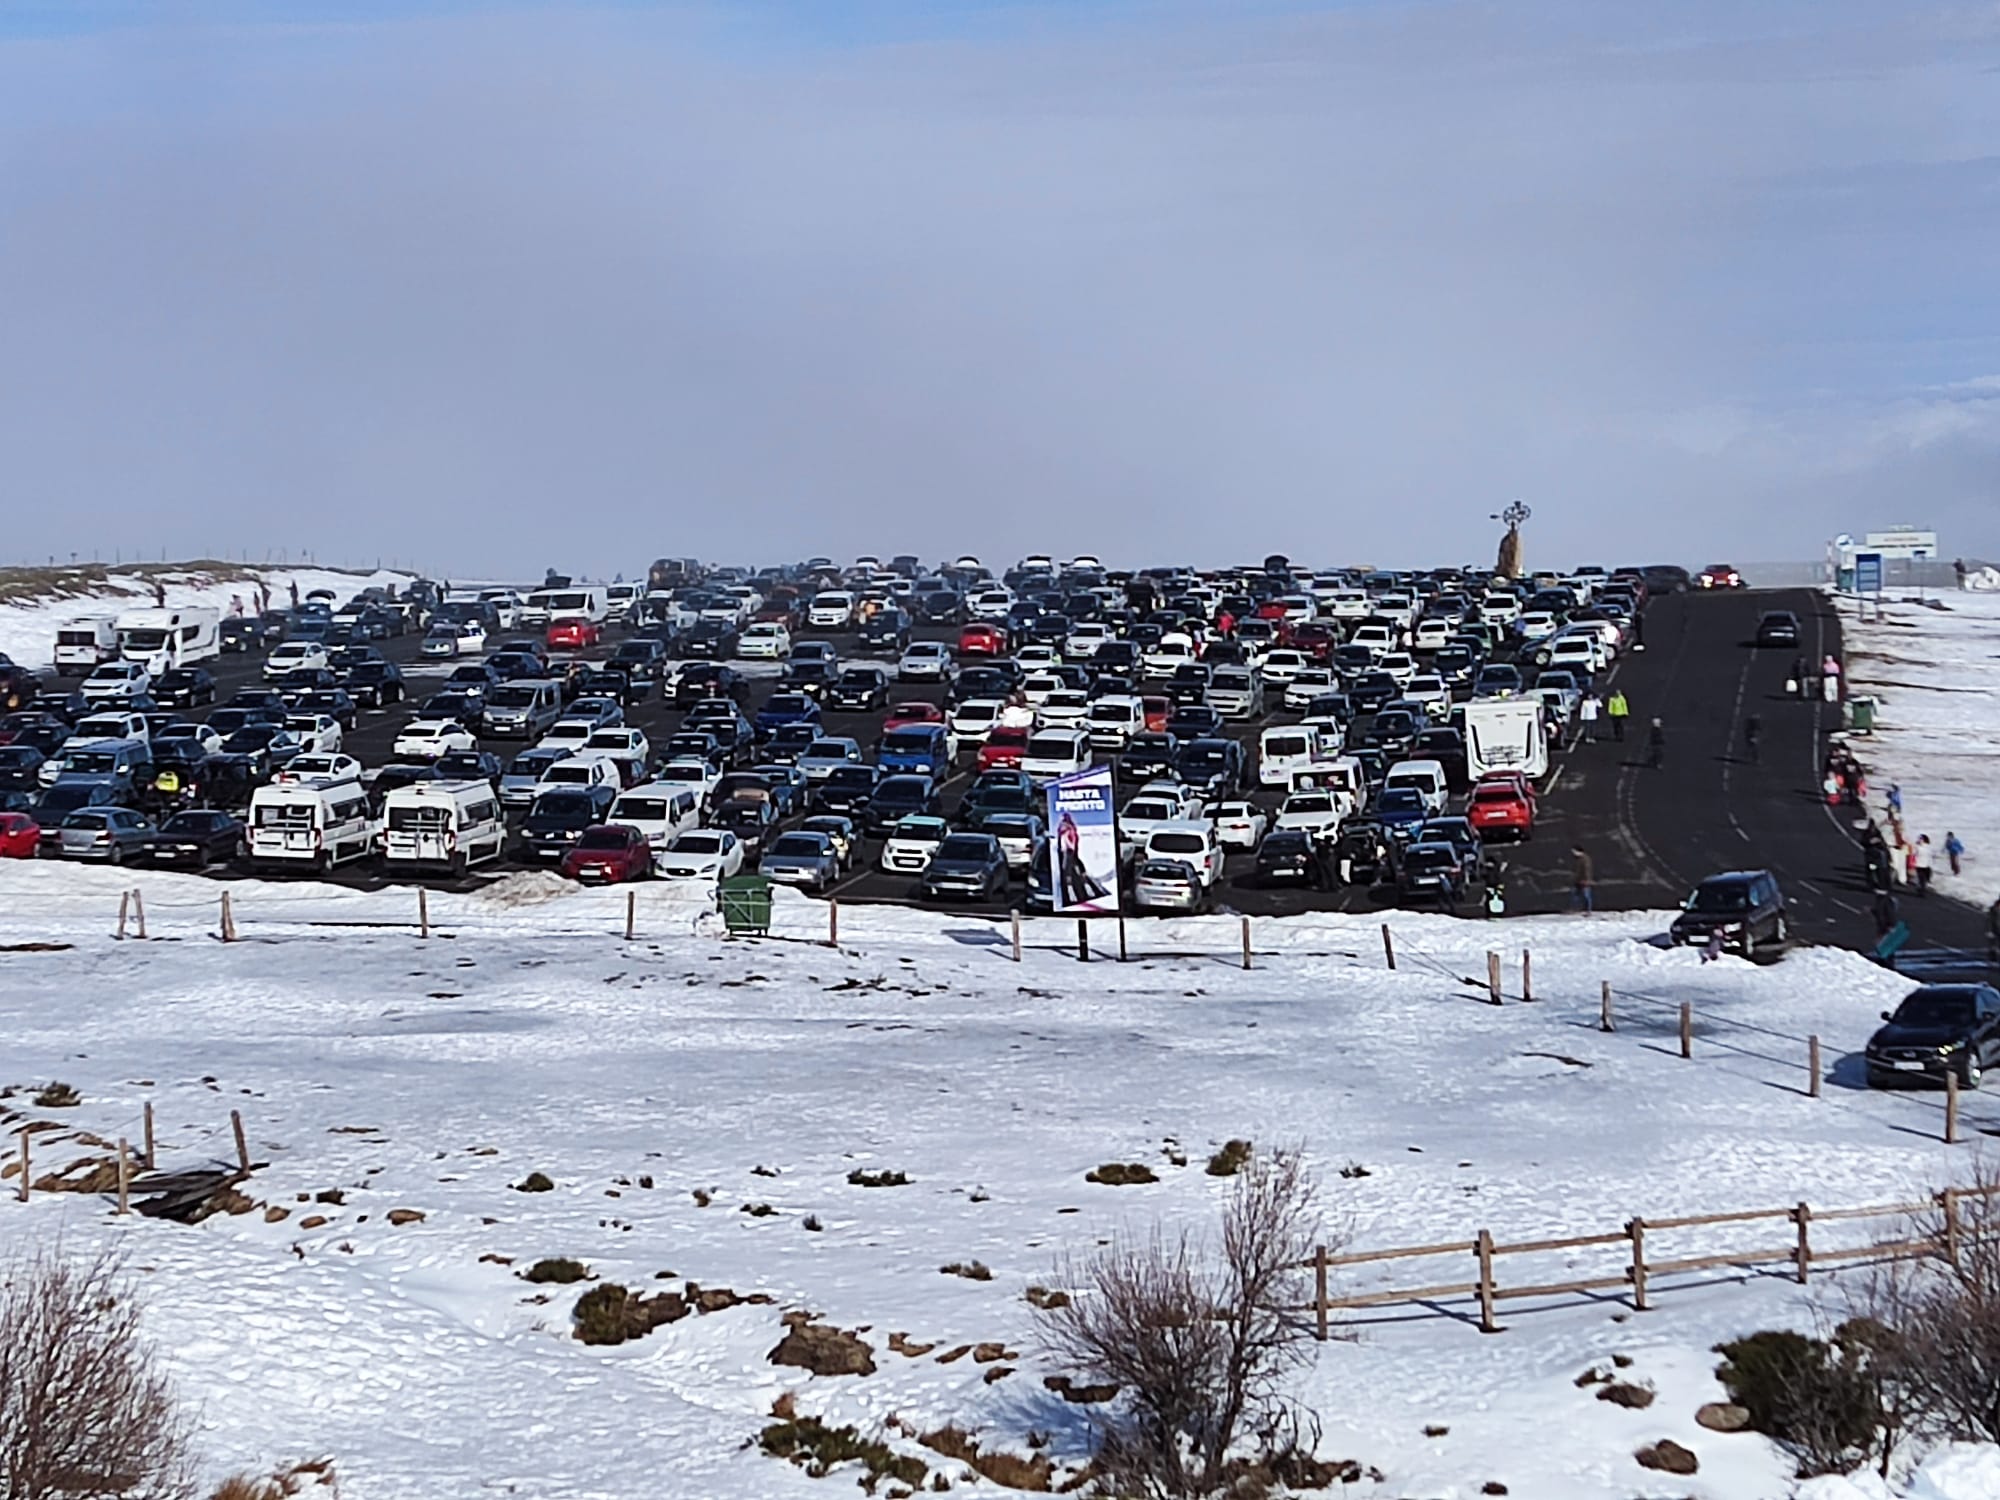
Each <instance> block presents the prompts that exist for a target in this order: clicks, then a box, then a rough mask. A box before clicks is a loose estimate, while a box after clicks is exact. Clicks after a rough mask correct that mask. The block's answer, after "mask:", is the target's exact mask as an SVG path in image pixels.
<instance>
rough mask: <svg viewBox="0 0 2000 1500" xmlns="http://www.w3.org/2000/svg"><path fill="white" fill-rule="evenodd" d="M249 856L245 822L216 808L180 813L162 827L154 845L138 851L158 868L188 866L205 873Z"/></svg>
mask: <svg viewBox="0 0 2000 1500" xmlns="http://www.w3.org/2000/svg"><path fill="white" fill-rule="evenodd" d="M244 852H245V846H244V831H243V821H242V820H241V819H240V818H234V817H231V816H230V815H229V814H228V813H226V812H221V811H218V810H217V809H215V808H208V807H196V808H189V809H188V810H187V811H185V812H177V813H175V814H174V815H173V816H172V817H170V818H168V819H167V820H166V821H165V822H164V823H162V824H161V825H160V828H159V832H158V833H157V834H156V835H155V836H154V838H153V839H152V841H151V842H150V843H148V844H146V845H144V846H143V847H142V848H141V849H139V850H137V851H135V854H134V857H135V858H143V859H145V860H146V861H148V862H149V863H152V864H156V865H187V866H190V867H192V868H194V869H197V870H205V869H207V868H208V867H209V866H210V865H212V864H226V863H228V862H229V861H230V860H233V859H240V858H242V856H243V854H244Z"/></svg>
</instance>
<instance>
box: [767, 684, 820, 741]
mask: <svg viewBox="0 0 2000 1500" xmlns="http://www.w3.org/2000/svg"><path fill="white" fill-rule="evenodd" d="M792 724H811V725H814V726H817V725H818V724H819V702H818V700H817V699H814V698H812V697H810V696H808V695H807V694H805V693H773V694H772V695H771V696H770V697H769V698H768V699H766V700H765V703H764V706H763V707H762V708H760V709H758V710H757V717H756V719H755V720H754V721H753V727H754V728H755V729H756V731H757V738H758V740H759V741H760V742H761V741H763V740H768V739H770V738H771V736H772V735H774V734H776V733H777V732H778V731H779V730H780V729H783V728H785V727H786V726H788V725H792Z"/></svg>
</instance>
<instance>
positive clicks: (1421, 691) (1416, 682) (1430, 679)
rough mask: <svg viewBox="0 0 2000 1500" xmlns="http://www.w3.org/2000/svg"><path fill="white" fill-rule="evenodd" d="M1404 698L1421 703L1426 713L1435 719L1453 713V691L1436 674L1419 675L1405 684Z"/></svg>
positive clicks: (1425, 673) (1422, 673)
mask: <svg viewBox="0 0 2000 1500" xmlns="http://www.w3.org/2000/svg"><path fill="white" fill-rule="evenodd" d="M1403 696H1404V697H1405V698H1408V699H1409V700H1410V701H1411V702H1412V703H1421V704H1422V705H1423V706H1424V712H1426V713H1428V714H1429V715H1430V716H1431V717H1432V718H1433V719H1441V718H1443V717H1444V716H1445V715H1446V714H1448V713H1450V712H1451V689H1450V688H1448V687H1446V686H1445V685H1444V679H1443V678H1442V677H1440V676H1438V674H1437V673H1435V672H1419V673H1417V675H1416V676H1414V677H1412V678H1411V679H1410V680H1409V681H1408V682H1406V683H1404V684H1403Z"/></svg>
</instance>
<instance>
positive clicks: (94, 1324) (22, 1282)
mask: <svg viewBox="0 0 2000 1500" xmlns="http://www.w3.org/2000/svg"><path fill="white" fill-rule="evenodd" d="M192 1469H193V1465H192V1460H191V1453H190V1447H189V1423H188V1422H187V1420H186V1419H185V1418H184V1417H183V1416H182V1415H181V1411H180V1407H179V1404H178V1402H176V1400H175V1399H174V1394H173V1390H172V1388H171V1387H170V1386H169V1384H168V1382H167V1379H166V1377H165V1376H164V1375H163V1374H162V1373H161V1372H160V1368H159V1364H158V1361H157V1358H156V1356H155V1354H154V1351H153V1347H152V1345H151V1344H150V1343H148V1342H147V1341H146V1339H145V1338H144V1336H143V1335H142V1334H141V1332H140V1329H139V1304H138V1302H137V1300H136V1298H135V1297H134V1296H133V1295H132V1292H131V1287H130V1285H129V1283H128V1282H127V1280H126V1278H125V1277H124V1275H123V1274H122V1272H121V1270H120V1267H119V1265H118V1262H117V1261H116V1260H115V1259H113V1258H112V1257H111V1256H109V1255H100V1256H98V1257H97V1258H96V1259H95V1260H90V1261H74V1260H69V1259H66V1258H64V1257H63V1256H62V1255H61V1253H60V1252H59V1251H56V1252H49V1253H46V1254H39V1255H36V1256H34V1257H32V1258H30V1259H28V1260H25V1261H22V1262H20V1263H18V1264H16V1265H14V1266H12V1267H11V1268H10V1269H9V1270H8V1271H7V1273H6V1275H5V1280H4V1284H0V1494H4V1495H5V1496H6V1497H7V1500H57V1497H60V1500H105V1497H111V1496H120V1497H126V1500H182V1497H186V1496H189V1495H191V1494H193V1492H194V1481H193V1473H192Z"/></svg>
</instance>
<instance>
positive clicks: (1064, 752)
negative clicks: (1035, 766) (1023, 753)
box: [1028, 734, 1076, 760]
mask: <svg viewBox="0 0 2000 1500" xmlns="http://www.w3.org/2000/svg"><path fill="white" fill-rule="evenodd" d="M1028 753H1029V754H1030V755H1032V756H1034V757H1036V758H1037V759H1040V760H1072V759H1074V758H1075V756H1076V741H1075V740H1074V739H1072V738H1071V737H1070V736H1069V735H1067V734H1038V735H1036V736H1035V737H1034V738H1033V739H1031V740H1029V741H1028Z"/></svg>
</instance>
